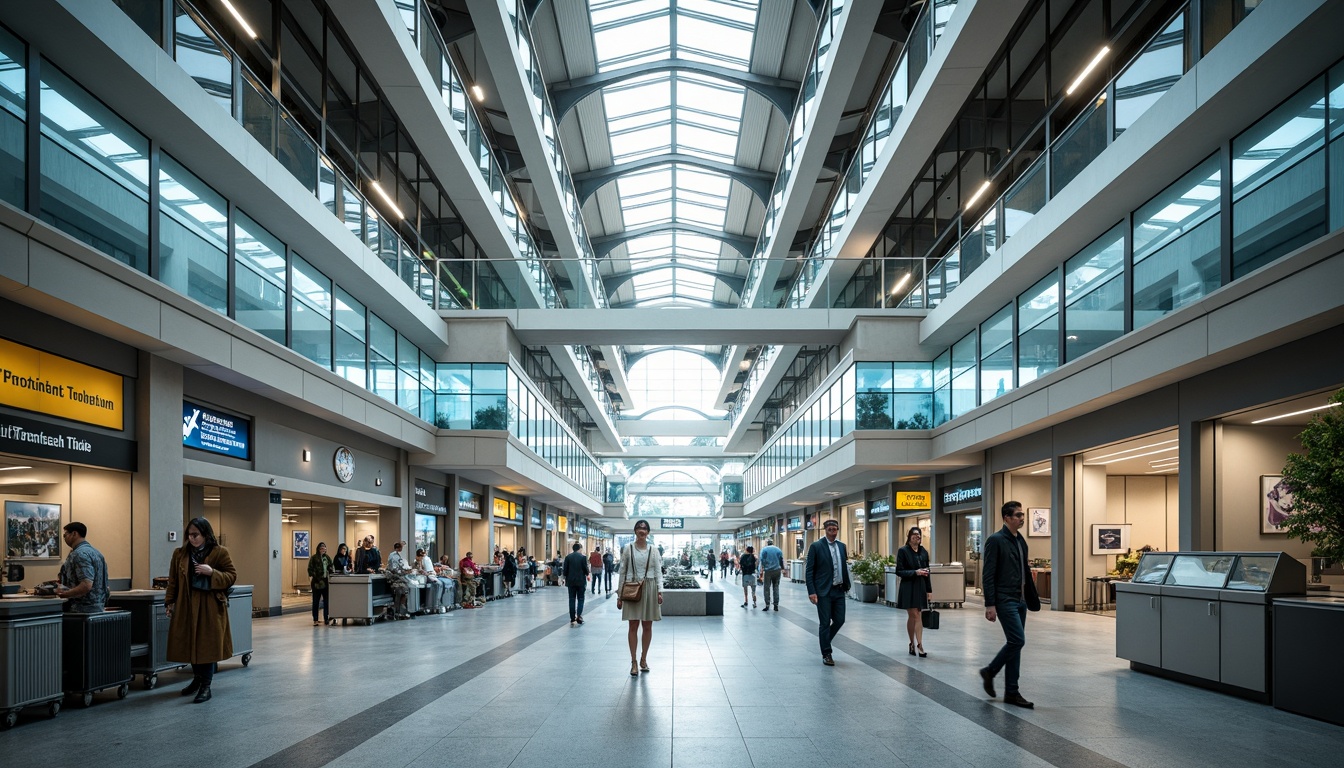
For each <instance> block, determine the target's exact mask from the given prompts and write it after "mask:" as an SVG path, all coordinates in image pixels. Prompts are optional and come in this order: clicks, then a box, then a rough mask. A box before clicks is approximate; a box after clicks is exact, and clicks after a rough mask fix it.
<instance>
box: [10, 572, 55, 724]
mask: <svg viewBox="0 0 1344 768" xmlns="http://www.w3.org/2000/svg"><path fill="white" fill-rule="evenodd" d="M64 604H65V601H64V600H61V599H52V598H40V597H6V598H5V599H4V600H0V664H3V665H4V669H3V672H4V674H3V676H0V714H3V715H4V720H3V723H0V725H3V727H4V728H13V727H14V724H15V723H17V722H18V721H19V711H20V710H22V709H23V708H24V707H37V706H42V705H46V711H47V714H48V715H50V716H51V717H55V716H56V713H57V712H60V711H61V699H62V698H64V697H65V691H64V690H62V688H61V606H62V605H64Z"/></svg>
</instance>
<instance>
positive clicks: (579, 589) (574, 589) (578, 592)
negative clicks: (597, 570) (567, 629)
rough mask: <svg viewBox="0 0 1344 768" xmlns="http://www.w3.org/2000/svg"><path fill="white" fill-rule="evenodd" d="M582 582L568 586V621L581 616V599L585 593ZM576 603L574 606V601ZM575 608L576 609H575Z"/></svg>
mask: <svg viewBox="0 0 1344 768" xmlns="http://www.w3.org/2000/svg"><path fill="white" fill-rule="evenodd" d="M585 591H586V590H585V585H584V583H583V582H579V583H578V584H570V585H569V620H570V621H573V620H575V619H577V618H579V617H580V616H582V615H583V598H584V592H585ZM576 600H577V601H578V603H577V604H576V603H575V601H576ZM576 606H577V607H576Z"/></svg>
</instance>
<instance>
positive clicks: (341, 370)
mask: <svg viewBox="0 0 1344 768" xmlns="http://www.w3.org/2000/svg"><path fill="white" fill-rule="evenodd" d="M332 314H333V315H334V319H335V321H336V373H337V375H339V376H341V377H342V378H344V379H345V380H346V381H350V382H353V383H355V384H358V385H359V386H361V387H366V388H367V387H368V385H369V376H368V367H369V359H368V348H367V347H366V345H365V334H366V331H365V324H366V322H367V320H366V318H365V309H364V305H363V304H361V303H359V302H358V301H356V300H355V297H353V296H351V295H350V294H348V293H346V292H345V291H343V290H341V287H340V286H336V304H335V309H334V312H333V313H332Z"/></svg>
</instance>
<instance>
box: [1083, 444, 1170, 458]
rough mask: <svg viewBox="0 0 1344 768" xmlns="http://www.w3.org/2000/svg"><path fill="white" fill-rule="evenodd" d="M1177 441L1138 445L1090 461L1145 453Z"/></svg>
mask: <svg viewBox="0 0 1344 768" xmlns="http://www.w3.org/2000/svg"><path fill="white" fill-rule="evenodd" d="M1179 439H1180V438H1172V439H1171V440H1163V441H1162V442H1160V443H1149V444H1148V445H1140V446H1139V447H1138V448H1126V449H1125V450H1123V451H1116V452H1115V453H1108V454H1105V455H1103V456H1093V457H1092V461H1098V460H1100V459H1109V458H1111V457H1112V456H1120V455H1122V454H1126V453H1133V452H1135V451H1145V450H1147V449H1149V448H1156V447H1157V446H1159V445H1170V444H1171V443H1174V442H1176V441H1177V440H1179ZM1168 450H1174V449H1168ZM1144 455H1145V456H1147V455H1148V454H1144ZM1130 458H1133V457H1130Z"/></svg>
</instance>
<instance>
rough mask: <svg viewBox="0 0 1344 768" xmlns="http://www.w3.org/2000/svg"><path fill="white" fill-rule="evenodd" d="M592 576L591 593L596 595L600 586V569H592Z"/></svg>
mask: <svg viewBox="0 0 1344 768" xmlns="http://www.w3.org/2000/svg"><path fill="white" fill-rule="evenodd" d="M592 578H593V594H594V595H596V594H597V591H598V590H599V589H601V588H602V569H601V568H598V569H596V570H594V571H593V576H592Z"/></svg>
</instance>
